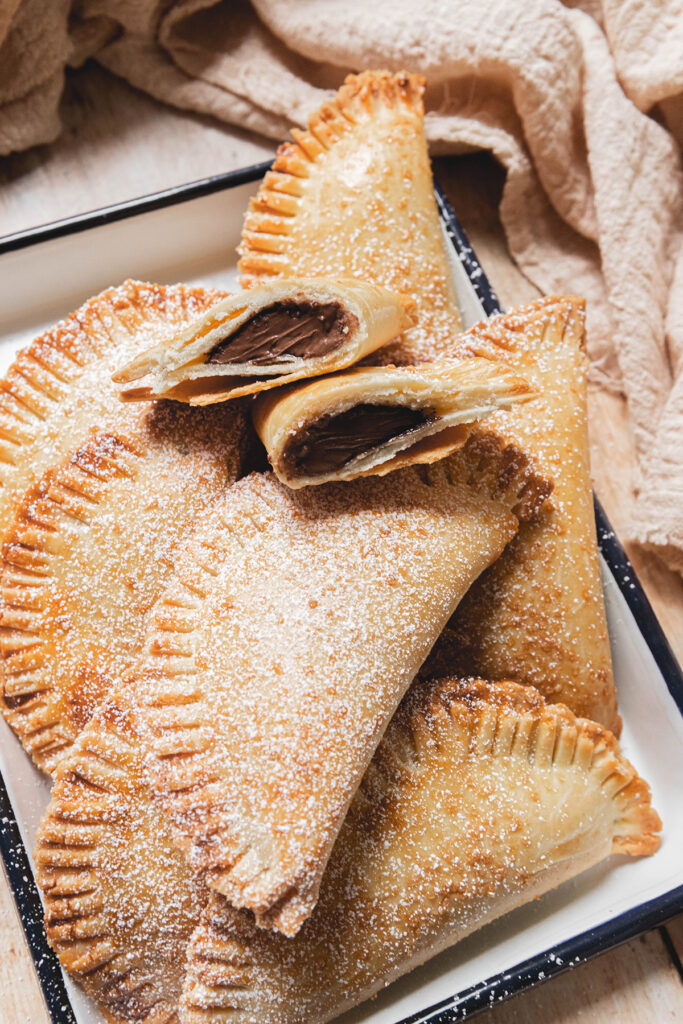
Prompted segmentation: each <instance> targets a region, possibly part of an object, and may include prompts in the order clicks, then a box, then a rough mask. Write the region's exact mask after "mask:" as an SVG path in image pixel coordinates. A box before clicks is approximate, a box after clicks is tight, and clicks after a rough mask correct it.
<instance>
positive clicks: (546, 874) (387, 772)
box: [0, 72, 660, 1024]
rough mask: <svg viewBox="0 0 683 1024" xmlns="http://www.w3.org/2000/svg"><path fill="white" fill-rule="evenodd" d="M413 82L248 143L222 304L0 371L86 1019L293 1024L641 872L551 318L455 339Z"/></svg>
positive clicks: (19, 656) (48, 339) (6, 476)
mask: <svg viewBox="0 0 683 1024" xmlns="http://www.w3.org/2000/svg"><path fill="white" fill-rule="evenodd" d="M422 88H423V83H422V81H421V79H419V78H418V77H416V76H411V75H392V74H389V73H388V72H381V73H365V74H361V75H358V76H350V77H349V79H347V82H346V83H345V85H344V86H343V87H342V89H341V90H340V91H339V93H338V94H337V96H336V98H335V99H334V100H333V101H332V102H330V103H329V104H326V105H325V106H324V107H323V108H321V110H320V111H318V112H317V113H316V114H314V115H313V116H312V118H311V121H310V125H309V131H308V132H298V133H295V139H294V142H292V143H287V144H285V145H284V146H283V147H281V149H280V151H279V152H278V155H277V157H276V160H275V163H274V165H273V170H272V171H271V172H269V173H268V175H266V178H265V180H264V182H263V185H262V187H261V189H260V190H259V193H258V195H257V197H256V198H255V199H254V200H252V202H251V204H250V207H249V211H248V213H247V216H246V221H245V229H244V235H243V246H242V259H241V271H242V284H243V286H244V288H245V290H244V291H242V292H239V293H238V294H236V295H233V296H227V295H225V294H222V293H218V292H212V291H208V290H207V291H205V290H202V289H189V288H185V287H183V286H175V287H172V288H161V287H157V286H154V285H141V284H139V283H132V282H128V283H126V284H125V285H123V286H121V287H120V288H118V289H111V290H109V291H108V292H105V293H103V295H101V296H98V297H97V298H96V299H93V300H91V302H89V303H87V304H86V305H85V306H84V307H83V308H82V309H81V310H79V311H78V312H77V313H75V314H73V315H72V316H71V317H70V318H68V319H67V320H66V321H63V322H62V323H61V324H59V325H57V327H56V328H54V329H53V330H52V331H50V332H48V333H47V334H46V335H44V336H43V337H41V338H39V339H38V340H37V341H36V342H34V344H33V345H32V346H30V347H29V348H28V349H27V350H26V351H25V352H24V353H22V354H21V355H20V356H19V358H18V359H17V361H16V363H15V364H14V365H13V366H12V368H11V369H10V371H9V373H8V375H7V377H6V379H5V381H4V382H3V383H2V386H1V390H0V427H2V430H1V433H2V447H0V463H1V465H0V471H1V473H2V482H3V489H2V491H1V492H0V511H1V512H2V518H1V519H0V527H1V529H2V534H3V547H2V564H1V566H0V571H1V572H2V590H1V592H0V650H1V653H2V659H3V660H2V679H1V685H2V699H3V705H4V713H5V717H6V720H7V721H8V722H9V724H10V725H11V726H12V728H13V729H14V730H15V732H16V733H17V734H18V736H19V737H20V739H21V740H22V742H23V744H24V746H25V747H26V749H27V751H28V752H29V753H30V754H31V756H32V757H33V759H34V760H35V762H36V763H37V764H38V765H39V766H40V767H41V768H43V769H44V770H46V771H48V772H50V773H51V774H52V775H53V777H54V779H55V784H54V789H53V793H52V799H51V802H50V805H49V807H48V809H47V812H46V815H45V818H44V820H43V823H42V825H41V828H40V832H39V835H38V840H37V846H36V851H35V861H36V866H37V877H38V882H39V885H40V887H41V889H42V892H43V896H44V900H45V910H46V928H47V934H48V939H49V941H50V943H51V944H52V946H53V947H54V949H55V950H56V951H57V953H58V955H59V957H60V960H61V962H62V963H63V964H64V966H65V967H66V968H67V969H68V970H69V971H70V972H71V973H72V974H73V975H74V976H75V977H77V978H78V979H79V980H80V981H81V982H82V983H83V985H84V986H85V988H86V989H87V991H88V992H89V993H90V994H91V995H92V996H93V997H94V998H95V999H96V1000H97V1001H98V1003H99V1004H100V1006H101V1008H102V1011H103V1013H104V1014H105V1016H106V1018H107V1020H109V1021H114V1022H121V1024H122V1022H128V1024H131V1022H144V1024H162V1022H171V1021H176V1022H179V1024H180V1022H185V1024H190V1022H191V1024H199V1022H201V1024H218V1022H221V1024H224V1022H226V1021H235V1022H243V1024H304V1022H306V1024H322V1022H324V1021H328V1020H331V1019H332V1018H334V1017H335V1016H337V1015H338V1014H340V1013H342V1012H343V1011H344V1010H345V1009H347V1008H348V1007H351V1006H353V1005H355V1004H356V1003H358V1002H360V1001H361V1000H363V999H365V998H367V997H369V996H370V995H372V994H373V993H375V992H376V991H378V990H379V989H380V988H381V987H382V986H384V985H386V984H387V983H389V982H390V981H392V980H393V979H395V978H396V977H398V976H399V975H401V974H403V973H405V972H406V971H408V970H410V969H411V968H412V967H413V966H415V965H417V964H419V963H421V962H423V961H424V960H426V959H427V958H429V957H430V956H433V955H435V954H436V953H438V952H439V951H441V950H443V949H445V948H446V947H448V946H450V945H452V944H454V943H455V942H457V941H458V940H459V939H460V938H462V937H463V936H465V935H467V934H469V933H470V932H472V931H473V930H474V929H476V928H478V927H481V926H482V925H484V924H485V923H487V922H488V921H490V920H492V919H494V918H496V917H498V916H500V915H501V914H503V913H506V912H507V911H508V910H510V909H512V908H513V907H517V906H519V905H520V904H523V903H525V902H527V901H528V900H530V899H532V898H535V897H536V896H539V895H540V894H542V893H544V892H546V891H547V890H548V889H550V888H552V887H554V886H556V885H558V884H559V883H561V882H562V881H564V880H565V879H568V878H571V877H573V876H574V875H576V874H578V873H579V872H580V871H583V870H584V869H586V868H587V867H589V866H590V865H593V864H595V863H596V862H598V861H600V860H601V859H603V858H605V857H607V856H609V855H611V854H613V853H616V854H631V855H644V854H650V853H652V852H654V851H655V850H656V848H657V845H658V833H659V829H660V822H659V819H658V817H657V814H656V812H655V811H654V810H653V809H652V807H651V805H650V796H649V789H648V786H647V784H646V783H645V782H643V781H642V779H640V778H639V777H638V775H637V774H636V772H635V770H634V769H633V768H632V767H631V765H630V764H629V763H628V761H627V760H626V759H625V758H624V756H623V755H622V753H621V751H620V749H619V746H618V743H617V739H616V738H615V734H618V731H619V727H620V719H619V715H618V710H617V704H616V694H615V689H614V683H613V680H612V675H611V665H610V655H609V644H608V638H607V632H606V626H605V614H604V608H603V605H602V592H601V588H600V580H599V569H598V559H597V547H596V541H595V528H594V523H593V518H592V506H591V492H590V480H589V469H588V452H587V442H586V416H585V365H584V364H585V356H584V354H583V304H582V302H581V300H579V299H575V298H571V297H570V298H561V297H560V298H552V299H547V300H542V301H540V302H538V303H535V304H532V305H531V306H528V307H524V308H521V309H519V310H516V311H513V312H512V313H510V314H506V315H504V316H501V317H497V318H494V319H493V320H491V321H488V322H486V323H483V324H479V325H476V326H475V327H474V328H472V329H470V330H468V331H465V332H463V331H462V325H461V322H460V314H459V311H458V305H457V295H456V291H455V288H454V285H453V279H452V275H451V272H450V269H449V261H448V250H447V248H446V245H445V243H444V238H443V235H442V231H441V227H440V221H439V218H438V214H437V209H436V205H435V202H434V196H433V186H432V180H431V173H430V168H429V160H428V156H427V149H426V145H425V141H424V134H423V126H422V117H423V112H422V103H421V95H422ZM112 378H113V379H112ZM119 385H123V386H122V387H119ZM250 416H251V417H252V419H253V422H254V424H255V427H256V432H257V434H258V436H259V437H260V438H261V441H262V443H263V446H264V448H265V451H266V453H267V455H268V458H269V460H270V463H271V466H272V469H273V471H274V472H270V471H268V472H247V469H248V466H249V465H250V464H251V465H253V464H254V459H253V457H252V456H253V455H254V452H255V450H256V449H255V446H256V445H258V444H259V443H260V442H259V441H258V439H257V437H256V433H254V432H252V431H250V429H249V427H248V419H249V417H250Z"/></svg>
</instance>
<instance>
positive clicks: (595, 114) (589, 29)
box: [0, 0, 683, 572]
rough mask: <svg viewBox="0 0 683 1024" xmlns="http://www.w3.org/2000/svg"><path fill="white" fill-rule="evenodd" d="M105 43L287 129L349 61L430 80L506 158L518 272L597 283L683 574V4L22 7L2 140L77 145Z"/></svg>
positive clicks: (457, 132) (20, 3)
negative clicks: (88, 67) (91, 73)
mask: <svg viewBox="0 0 683 1024" xmlns="http://www.w3.org/2000/svg"><path fill="white" fill-rule="evenodd" d="M3 40H4V41H3ZM90 56H96V58H97V60H98V61H100V62H101V63H102V64H103V65H104V66H106V67H107V68H109V69H110V70H111V71H113V72H115V73H116V74H118V75H121V76H122V77H124V78H126V79H127V80H128V81H129V82H131V83H132V84H133V85H135V86H137V87H139V88H141V89H144V90H146V91H147V92H149V93H150V94H151V95H153V96H155V97H156V98H157V99H160V100H164V101H166V102H168V103H172V104H175V105H176V106H178V107H183V108H186V109H191V110H196V111H201V112H202V113H205V114H210V115H213V116H215V117H217V118H220V119H221V120H224V121H228V122H231V123H234V124H239V125H241V126H243V127H245V128H249V129H251V130H253V131H256V132H260V133H262V134H266V135H269V136H271V137H274V138H282V137H283V136H284V135H285V134H286V132H287V131H288V129H289V128H290V127H291V125H292V124H298V125H303V124H304V123H305V120H306V117H307V114H308V113H309V112H310V111H311V110H313V109H314V108H315V107H317V106H318V105H319V104H320V103H321V102H322V101H323V100H324V99H325V98H326V96H327V95H328V94H329V91H330V90H332V89H336V88H337V87H338V85H339V84H340V83H341V81H342V79H343V77H344V74H345V73H347V72H348V71H355V70H360V69H363V68H381V67H388V68H390V69H394V70H402V69H406V70H409V71H419V72H422V73H423V74H425V75H426V76H427V78H428V82H429V89H428V92H427V96H426V106H427V110H428V114H427V133H428V136H429V139H430V143H431V145H432V150H433V152H435V153H455V152H462V151H465V150H471V149H488V150H490V151H492V152H493V153H494V155H495V156H496V157H497V159H498V160H499V161H500V162H501V163H502V164H503V166H504V167H505V169H506V171H507V179H506V184H505V188H504V192H503V197H502V202H501V208H500V213H501V218H502V221H503V224H504V227H505V231H506V233H507V239H508V243H509V246H510V250H511V252H512V254H513V256H514V258H515V259H516V261H517V263H518V265H519V266H520V267H521V269H522V270H523V271H524V272H525V273H526V274H527V276H528V277H529V278H530V279H531V280H532V281H533V282H534V283H535V284H536V285H537V286H538V287H539V288H541V289H542V290H543V291H546V292H550V291H570V292H579V293H582V294H584V295H586V296H587V298H588V300H589V307H588V308H589V324H588V326H589V351H590V356H591V360H592V368H593V377H594V379H595V380H598V381H599V382H600V383H601V384H602V385H603V386H606V387H610V388H613V389H615V390H616V389H619V390H622V391H623V392H624V393H625V394H626V396H627V399H628V404H629V411H630V416H631V423H632V428H633V434H634V438H635V443H636V450H637V455H638V460H639V466H640V481H639V493H638V497H637V500H636V503H635V507H634V511H633V520H632V536H633V537H634V538H635V539H637V540H639V541H640V542H641V543H643V544H645V545H647V546H649V547H651V548H653V549H655V550H657V551H659V553H660V554H661V555H662V557H663V558H665V559H666V560H667V561H668V563H669V564H670V565H671V566H672V567H674V568H677V569H678V570H679V571H680V572H683V436H682V434H683V243H682V225H681V213H682V210H683V176H682V174H681V161H680V148H679V147H680V145H681V144H682V143H683V0H602V2H601V0H571V2H570V0H567V3H566V4H565V5H564V6H563V5H562V4H561V3H559V2H557V0H526V2H525V3H523V4H520V3H517V2H515V0H450V2H437V0H422V3H420V4H419V5H416V4H415V3H414V2H413V0H381V2H375V3H373V4H369V3H367V0H346V2H345V3H343V4H342V3H338V2H331V0H254V2H253V4H249V3H247V2H246V0H229V2H223V3H220V2H217V0H179V2H176V3H170V2H169V0H80V2H71V3H70V2H69V0H51V3H50V4H48V5H45V4H44V2H43V0H0V153H7V152H10V151H12V150H15V149H21V148H25V147H27V146H30V145H35V144H36V143H39V142H48V141H51V140H52V139H54V138H55V137H56V135H57V134H58V132H59V117H58V103H59V96H60V93H61V89H62V84H63V76H64V65H65V64H66V63H67V62H68V63H71V64H79V63H80V62H82V61H83V60H85V59H86V58H87V57H90Z"/></svg>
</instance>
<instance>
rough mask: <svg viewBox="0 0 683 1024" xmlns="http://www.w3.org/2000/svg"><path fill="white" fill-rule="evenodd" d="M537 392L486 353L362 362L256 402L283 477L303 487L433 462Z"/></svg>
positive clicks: (260, 426)
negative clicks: (400, 362)
mask: <svg viewBox="0 0 683 1024" xmlns="http://www.w3.org/2000/svg"><path fill="white" fill-rule="evenodd" d="M533 396H534V391H533V389H532V388H530V387H529V385H528V384H527V382H526V381H525V380H522V379H521V378H520V377H515V376H513V375H512V374H511V373H510V372H509V371H507V370H506V369H505V368H503V367H502V366H500V365H499V364H498V365H497V364H496V363H492V362H491V361H490V360H488V359H463V360H461V361H460V362H459V363H458V362H451V363H442V364H440V363H425V364H424V365H423V366H363V367H355V368H354V369H352V370H349V371H347V372H346V373H342V374H337V375H335V376H333V377H324V378H322V379H321V380H316V381H312V382H310V383H306V384H303V385H298V386H296V387H293V388H288V389H287V390H286V391H285V392H279V391H278V392H277V393H271V394H270V395H267V396H265V397H264V398H261V399H259V400H258V402H257V404H256V406H255V408H254V423H255V425H256V430H257V431H258V434H259V437H260V438H261V440H262V441H263V443H264V445H265V448H266V451H267V452H268V459H269V461H270V464H271V466H272V467H273V469H274V470H275V474H276V476H277V477H278V479H279V480H281V481H282V482H283V483H285V484H287V486H288V487H305V486H310V485H311V484H322V483H327V482H328V481H331V480H353V479H355V478H356V477H359V476H366V475H368V474H369V473H372V474H376V475H383V474H385V473H390V472H392V471H393V470H395V469H398V468H399V467H401V466H406V465H412V464H416V463H420V464H425V463H429V462H436V461H437V460H438V459H442V458H444V457H445V456H446V455H449V454H450V453H451V452H454V451H457V449H459V448H462V446H463V445H464V443H465V441H466V440H467V438H468V436H469V433H470V429H471V427H472V426H473V425H474V423H476V422H477V421H479V420H483V419H486V417H487V416H490V415H491V413H492V412H495V410H496V409H509V408H510V406H511V405H513V404H514V403H516V402H524V401H528V400H529V399H530V398H533Z"/></svg>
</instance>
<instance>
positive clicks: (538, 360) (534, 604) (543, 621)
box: [423, 297, 621, 735]
mask: <svg viewBox="0 0 683 1024" xmlns="http://www.w3.org/2000/svg"><path fill="white" fill-rule="evenodd" d="M583 345H584V301H583V299H578V298H573V297H564V298H557V297H554V298H552V297H551V298H547V299H540V300H539V301H538V302H534V303H532V304H531V305H529V306H524V307H521V308H520V309H517V310H512V311H511V312H510V313H506V314H505V315H504V316H499V317H494V318H492V319H491V320H487V321H484V322H483V323H481V324H478V325H477V326H476V327H473V328H472V329H471V330H470V331H468V332H467V334H464V335H462V338H461V340H460V343H459V345H458V352H459V353H460V354H462V355H464V354H466V352H467V351H469V352H470V353H471V354H473V355H475V356H489V357H494V358H496V359H500V360H503V361H504V362H506V363H507V364H508V365H509V366H510V367H511V369H513V370H514V372H516V373H519V374H521V375H523V376H524V377H526V378H527V379H528V380H529V381H530V383H531V384H533V385H534V386H535V387H536V388H537V390H538V398H537V400H536V401H535V402H534V403H533V406H532V405H529V406H526V407H522V406H518V407H515V408H513V409H511V410H510V411H509V412H503V413H496V414H495V415H494V416H493V417H492V419H491V421H490V422H491V424H492V425H494V426H495V427H496V428H497V429H498V430H500V431H501V432H503V434H504V435H505V436H506V437H508V438H510V439H511V440H512V441H513V442H514V443H516V444H519V445H521V446H523V447H524V448H525V449H526V450H528V451H530V452H531V453H532V454H533V456H534V459H535V460H536V462H537V464H538V465H539V466H540V467H541V468H542V470H543V472H544V473H546V474H547V475H548V476H549V477H551V479H552V480H553V482H554V490H553V493H552V496H551V498H550V500H549V501H548V502H547V503H546V504H545V506H544V507H543V509H542V510H541V512H540V515H539V516H538V517H537V518H536V519H535V520H534V522H533V523H531V522H530V523H524V524H522V526H521V527H520V530H519V533H518V534H517V536H516V537H515V539H514V541H512V543H511V544H510V545H509V547H508V548H507V550H506V551H505V553H504V555H503V557H502V558H500V559H499V560H498V561H497V562H496V564H495V565H494V566H493V567H492V568H491V569H490V570H489V571H488V572H487V573H485V574H484V576H482V578H481V579H480V580H479V581H478V582H477V583H476V584H475V586H474V587H473V588H472V590H471V591H470V592H469V593H468V594H467V596H466V598H465V600H464V601H463V602H462V604H461V605H460V606H459V608H458V610H457V612H456V614H455V616H454V618H453V619H452V621H451V622H450V623H449V627H448V629H447V630H446V631H445V632H444V634H443V636H442V637H441V638H440V639H439V641H438V643H437V644H436V646H435V648H434V650H433V652H432V656H431V658H430V660H429V661H428V663H427V665H426V666H425V667H424V670H423V672H424V673H425V674H429V675H434V676H440V675H444V674H451V673H452V674H456V675H481V676H484V677H486V678H488V679H515V680H518V681H519V682H521V683H528V684H530V685H532V686H535V687H537V689H538V690H539V691H540V692H541V693H542V694H543V696H544V697H545V698H546V699H547V700H550V701H562V703H564V704H567V705H568V706H569V707H570V708H571V709H572V711H574V712H575V713H576V714H577V715H583V716H584V717H586V718H591V719H593V720H594V721H596V722H600V723H601V724H602V725H604V726H606V727H607V728H608V729H611V730H612V732H614V733H615V734H616V735H618V734H619V731H620V729H621V720H620V718H619V713H618V709H617V698H616V691H615V687H614V680H613V677H612V663H611V655H610V647H609V637H608V635H607V622H606V618H605V607H604V600H603V595H602V585H601V580H600V565H599V561H598V549H597V543H596V535H595V515H594V511H593V496H592V492H591V480H590V463H589V452H588V436H587V429H586V369H587V360H586V356H585V354H584V351H583Z"/></svg>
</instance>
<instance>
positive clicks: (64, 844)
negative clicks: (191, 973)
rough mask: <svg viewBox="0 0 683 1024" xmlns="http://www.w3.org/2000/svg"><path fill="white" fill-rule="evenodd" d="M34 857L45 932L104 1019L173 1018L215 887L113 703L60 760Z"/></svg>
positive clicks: (131, 1022) (150, 1023)
mask: <svg viewBox="0 0 683 1024" xmlns="http://www.w3.org/2000/svg"><path fill="white" fill-rule="evenodd" d="M34 859H35V864H36V869H37V874H36V880H37V882H38V885H39V886H40V888H41V889H42V892H43V900H44V903H45V929H46V932H47V937H48V941H49V942H50V945H51V946H53V948H54V949H55V950H56V952H57V954H58V955H59V959H60V961H61V962H62V964H63V966H64V967H65V968H66V969H67V970H68V971H69V972H70V973H71V974H73V975H74V976H75V977H76V978H77V979H78V981H80V982H81V984H82V985H84V986H85V989H86V991H87V992H88V994H89V995H91V996H93V998H95V999H96V1000H97V1001H98V1002H99V1003H100V1006H101V1007H102V1010H103V1011H104V1013H105V1015H106V1018H107V1020H108V1021H112V1022H116V1024H119V1022H121V1024H123V1022H127V1024H177V1021H178V1016H177V1010H178V997H179V995H180V991H181V986H182V981H183V976H184V969H185V953H186V947H187V941H188V939H189V937H190V935H191V933H192V931H193V929H194V927H195V926H196V924H197V921H198V919H199V917H200V914H201V911H202V908H203V906H204V905H205V904H206V901H207V899H208V895H209V892H208V890H207V889H206V887H205V886H204V885H203V883H202V881H201V880H200V879H199V878H197V877H196V876H195V875H193V873H192V872H191V871H190V869H189V868H188V867H187V864H186V862H185V859H184V858H183V856H182V854H181V853H180V851H179V850H178V848H177V847H176V846H175V844H174V843H173V840H172V836H171V830H170V828H169V825H168V823H167V822H166V821H165V819H164V818H163V816H162V815H161V814H160V813H159V811H158V809H157V808H156V807H155V806H154V804H153V802H152V800H151V798H150V795H149V790H148V788H147V786H146V784H145V781H144V765H143V762H142V756H141V752H140V748H139V746H138V745H137V742H136V738H135V733H134V731H133V729H132V726H131V723H130V722H129V720H128V719H127V718H126V715H125V713H124V712H123V710H122V708H121V706H120V705H119V704H117V703H116V702H108V703H107V704H105V705H103V706H102V707H101V708H100V710H99V711H98V713H97V714H96V716H95V718H94V719H92V721H91V722H90V724H89V725H88V727H87V728H86V730H85V732H83V733H82V734H81V736H80V737H79V739H78V740H77V741H76V743H75V744H74V746H73V747H72V749H71V751H70V752H69V753H68V754H67V755H66V757H65V758H63V760H62V761H61V763H60V765H59V767H58V769H57V775H56V781H55V785H54V787H53V790H52V798H51V800H50V804H49V806H48V808H47V811H46V813H45V816H44V818H43V821H42V824H41V826H40V829H39V831H38V837H37V840H36V849H35V854H34Z"/></svg>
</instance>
